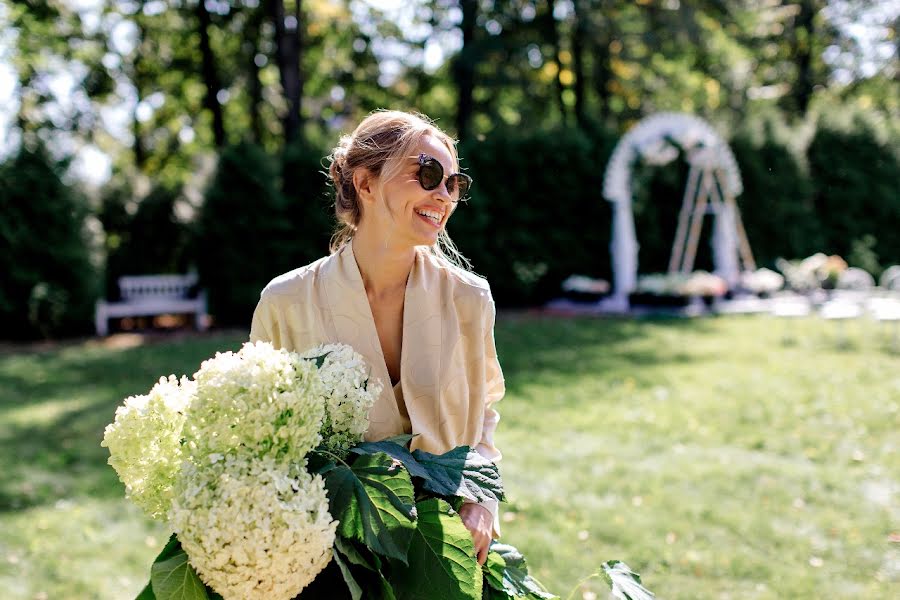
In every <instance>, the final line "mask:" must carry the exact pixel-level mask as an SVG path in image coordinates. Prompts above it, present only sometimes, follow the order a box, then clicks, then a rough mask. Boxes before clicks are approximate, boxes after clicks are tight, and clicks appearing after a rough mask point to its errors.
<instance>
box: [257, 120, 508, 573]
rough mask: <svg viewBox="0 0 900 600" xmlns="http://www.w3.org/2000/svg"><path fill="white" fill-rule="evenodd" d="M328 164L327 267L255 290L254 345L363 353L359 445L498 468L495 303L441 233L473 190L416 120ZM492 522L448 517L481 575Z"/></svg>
mask: <svg viewBox="0 0 900 600" xmlns="http://www.w3.org/2000/svg"><path fill="white" fill-rule="evenodd" d="M329 159H330V161H331V165H330V169H329V173H330V177H331V180H332V183H333V185H334V189H335V215H336V217H337V221H338V230H337V231H336V233H335V234H334V236H333V238H332V243H331V255H330V256H327V257H325V258H322V259H319V260H318V261H316V262H314V263H312V264H310V265H306V266H304V267H300V268H299V269H295V270H293V271H291V272H289V273H285V274H283V275H281V276H279V277H276V278H275V279H273V280H272V281H271V282H270V283H269V284H268V285H267V286H266V287H265V289H263V291H262V294H261V297H260V301H259V304H258V305H257V308H256V311H255V313H254V315H253V325H252V328H251V332H250V339H251V341H259V340H261V341H268V342H271V343H272V344H274V345H275V347H280V348H286V349H288V350H297V351H303V350H305V349H307V348H310V347H312V346H315V345H318V344H331V343H344V344H349V345H350V346H352V347H353V348H355V349H356V351H357V352H359V353H360V354H362V355H363V356H364V357H365V359H366V361H367V362H368V364H369V365H370V366H371V368H372V376H374V377H377V378H378V379H380V380H381V381H382V382H383V383H384V384H385V385H383V388H382V389H383V391H382V393H381V395H380V396H379V398H378V399H377V400H376V402H375V405H374V406H373V407H372V409H371V410H370V411H369V429H368V431H367V433H366V436H365V437H366V440H367V441H378V440H383V439H386V438H389V437H393V436H396V435H401V434H413V435H414V437H413V439H412V441H411V449H412V450H416V449H421V450H424V451H427V452H431V453H435V454H443V453H444V452H448V451H450V450H452V449H453V448H456V447H457V446H464V445H465V446H470V447H472V448H474V449H475V450H477V451H478V452H479V453H480V454H482V455H483V456H484V457H486V458H487V459H488V460H492V461H497V460H499V458H500V452H499V450H497V448H496V447H495V446H494V430H495V429H496V427H497V422H498V420H499V415H498V414H497V411H496V410H495V409H494V404H495V403H496V402H497V401H498V400H499V399H500V398H501V397H502V396H503V394H504V391H505V387H504V381H503V374H502V372H501V370H500V364H499V362H498V360H497V352H496V349H495V346H494V318H495V308H494V301H493V298H492V296H491V292H490V287H489V286H488V283H487V281H485V280H484V279H483V278H481V277H479V276H477V275H475V274H473V273H471V272H470V271H469V270H468V268H467V267H468V263H467V261H466V260H465V258H464V257H463V256H462V255H461V254H460V253H459V252H458V251H457V250H456V248H455V246H454V245H453V243H452V242H451V241H450V238H449V237H448V236H447V231H446V225H447V221H448V219H450V217H451V216H452V215H453V214H454V211H455V209H456V207H457V206H458V205H459V203H460V202H462V201H464V200H465V199H466V197H465V196H466V193H467V192H468V190H469V188H470V186H471V184H472V180H471V178H470V177H469V176H468V175H466V174H464V173H460V172H459V159H458V156H457V154H456V144H455V142H454V140H453V139H452V138H451V137H450V136H448V135H447V134H446V133H444V132H443V131H441V130H440V129H438V128H437V127H436V126H435V125H434V124H433V122H432V121H431V120H430V119H428V118H427V117H425V116H424V115H419V114H410V113H405V112H398V111H378V112H375V113H372V114H371V115H369V116H368V117H367V118H366V119H364V120H363V121H362V122H361V123H360V124H359V126H358V127H357V128H356V130H355V131H353V133H351V134H349V135H346V136H344V137H342V138H341V139H340V142H339V143H338V145H337V147H336V148H335V149H334V151H333V152H332V154H331V155H330V156H329ZM388 382H390V385H387V383H388ZM497 511H498V507H497V504H496V502H491V501H487V502H484V503H481V504H475V503H466V504H464V505H463V506H462V508H461V509H460V511H459V513H460V516H461V517H462V520H463V523H464V524H465V525H466V527H467V528H468V529H469V531H470V532H471V533H472V537H473V540H474V542H475V548H476V551H477V553H478V559H479V561H481V562H482V563H483V562H484V560H485V559H486V558H487V552H488V547H489V545H490V541H491V539H492V538H496V537H498V536H499V534H500V532H499V520H498V518H497Z"/></svg>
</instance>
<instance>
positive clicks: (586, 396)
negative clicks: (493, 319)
mask: <svg viewBox="0 0 900 600" xmlns="http://www.w3.org/2000/svg"><path fill="white" fill-rule="evenodd" d="M791 325H792V327H791V329H790V332H789V333H790V334H791V335H792V336H793V338H794V341H793V342H792V343H785V340H784V336H785V333H786V332H787V330H786V328H785V324H784V323H783V322H781V321H774V320H772V319H770V318H768V317H730V318H720V319H705V320H662V321H646V320H644V321H634V320H593V319H573V320H570V319H560V318H533V317H522V316H514V315H501V318H500V319H499V321H498V326H497V343H498V348H499V351H500V358H501V362H502V364H503V367H504V372H505V375H506V379H507V388H508V391H507V395H506V397H505V398H504V399H503V400H502V402H501V404H500V405H499V406H498V408H499V410H500V412H501V415H502V421H501V424H500V428H499V430H498V445H499V446H500V448H501V450H502V451H503V452H504V455H505V456H504V459H503V462H502V463H501V469H502V473H503V476H504V481H505V483H506V488H507V492H508V496H509V499H510V503H509V505H508V506H507V507H506V509H505V511H504V513H503V515H504V516H503V539H504V541H506V542H508V543H511V544H514V545H516V546H518V547H519V548H520V549H521V550H522V551H523V552H524V553H525V554H526V556H527V557H528V558H529V561H530V565H531V568H532V571H533V572H534V573H536V574H537V575H538V577H539V578H540V579H541V580H542V581H543V582H544V583H545V584H546V585H548V586H549V587H550V588H551V589H552V590H554V591H555V592H556V593H559V594H561V595H563V597H565V596H566V595H568V593H569V591H570V590H571V589H572V588H573V587H574V586H575V585H576V583H577V582H578V581H580V580H581V579H582V578H584V577H585V576H587V575H589V574H591V573H592V572H594V571H596V569H597V568H598V567H599V566H600V564H601V563H602V562H603V561H606V560H609V559H612V558H618V559H621V560H624V561H625V562H627V563H628V564H629V565H630V566H631V567H632V568H634V569H635V570H637V571H640V572H641V574H642V575H643V578H644V582H645V584H646V585H647V586H648V587H649V588H650V589H651V590H653V591H655V592H657V594H658V596H659V597H660V598H663V599H669V600H673V599H685V600H686V599H701V598H720V599H725V598H809V599H812V598H816V599H818V598H829V599H830V598H873V599H875V598H877V599H881V598H885V599H887V598H900V500H898V494H900V355H898V354H896V353H893V352H891V351H890V350H889V349H888V348H887V345H886V344H887V342H886V340H885V339H884V335H885V333H886V331H885V330H878V328H877V327H876V326H875V324H874V323H869V322H859V323H856V324H853V325H851V327H850V329H849V330H848V335H849V339H850V340H851V344H850V346H849V347H847V346H839V345H838V344H836V339H835V330H834V329H833V328H831V327H828V326H827V325H833V324H832V323H822V322H820V321H818V320H815V319H809V320H804V321H799V322H792V323H791ZM126 341H127V339H126ZM242 341H243V335H241V334H239V333H232V334H227V333H225V334H222V333H219V334H210V335H206V336H202V337H183V338H180V339H169V340H164V341H160V340H156V341H149V342H147V343H143V344H139V345H136V346H135V347H131V348H124V349H123V348H118V349H117V348H110V347H109V346H108V345H101V344H97V343H92V342H88V343H82V344H69V345H65V346H62V347H59V348H55V349H50V350H44V351H23V352H10V351H7V352H5V353H3V354H0V531H2V536H0V590H2V591H3V593H2V598H4V599H6V598H12V599H16V598H23V599H26V598H27V599H38V598H46V599H57V598H59V599H67V598H73V599H88V598H104V599H105V598H110V599H118V598H131V597H134V595H136V593H137V592H138V591H139V589H140V587H141V586H142V585H143V583H144V582H145V581H146V578H147V573H148V568H149V565H150V562H151V561H152V559H153V557H154V556H155V554H156V553H157V552H158V550H159V549H160V548H161V546H162V544H163V543H164V541H165V539H166V537H167V532H166V531H165V530H164V529H163V528H162V527H161V526H159V525H158V524H156V523H152V522H149V521H147V520H146V519H144V518H143V517H142V516H141V515H140V514H139V512H138V511H137V510H136V509H134V508H133V507H131V506H130V505H129V504H128V503H127V502H126V501H125V500H124V498H123V488H122V486H121V484H120V483H119V482H118V480H117V479H116V476H115V473H114V472H113V470H112V469H111V468H110V467H108V466H107V465H106V458H107V456H108V455H107V452H106V450H105V449H104V448H101V447H100V446H99V443H100V440H101V437H102V432H103V427H104V426H105V425H106V424H107V423H108V422H109V421H110V420H112V418H113V413H114V411H115V407H116V406H117V405H118V404H119V403H120V402H121V400H122V399H123V398H124V397H125V396H127V395H129V394H134V393H143V392H146V391H147V390H148V389H149V388H150V387H151V386H152V384H153V383H154V380H155V379H156V378H158V377H159V376H160V375H163V374H169V373H176V374H181V373H188V374H190V373H192V372H193V371H194V370H196V368H197V366H199V363H200V361H201V360H202V359H204V358H206V357H208V356H211V355H212V354H213V353H214V352H215V351H216V350H224V349H237V348H238V347H239V345H240V343H241V342H242ZM605 589H606V588H605V587H604V585H603V584H602V583H600V582H599V581H598V580H596V579H593V580H590V581H588V582H587V583H585V584H583V585H581V586H580V587H579V588H578V590H577V591H576V593H575V596H574V597H576V598H586V599H590V598H595V597H596V598H605V597H606V591H605Z"/></svg>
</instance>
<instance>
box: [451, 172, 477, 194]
mask: <svg viewBox="0 0 900 600" xmlns="http://www.w3.org/2000/svg"><path fill="white" fill-rule="evenodd" d="M470 183H471V180H470V179H469V178H468V177H466V176H465V175H463V174H456V175H454V176H453V177H450V178H449V179H448V180H447V191H449V192H450V194H451V195H452V196H453V197H455V198H458V199H462V198H465V197H466V194H468V193H469V185H470Z"/></svg>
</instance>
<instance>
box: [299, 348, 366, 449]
mask: <svg viewBox="0 0 900 600" xmlns="http://www.w3.org/2000/svg"><path fill="white" fill-rule="evenodd" d="M301 356H303V357H304V358H308V359H318V360H317V362H318V363H320V365H319V376H320V377H321V379H322V383H323V384H324V385H325V420H324V422H323V424H322V439H323V441H324V443H325V445H326V446H328V447H329V448H330V449H332V450H333V451H336V452H338V453H344V452H346V450H347V449H349V448H350V446H352V445H353V444H355V443H357V442H360V441H362V439H363V435H364V434H365V433H366V430H368V428H369V409H370V408H372V405H373V404H375V399H376V398H378V396H379V395H380V394H381V389H382V386H381V383H380V382H379V381H378V380H377V379H374V378H371V377H370V373H369V366H368V365H367V364H366V361H365V359H364V358H363V357H362V355H361V354H359V353H358V352H356V351H355V350H354V349H353V348H352V347H351V346H348V345H347V344H325V345H320V346H317V347H315V348H312V349H310V350H308V351H306V352H304V353H303V354H302V355H301Z"/></svg>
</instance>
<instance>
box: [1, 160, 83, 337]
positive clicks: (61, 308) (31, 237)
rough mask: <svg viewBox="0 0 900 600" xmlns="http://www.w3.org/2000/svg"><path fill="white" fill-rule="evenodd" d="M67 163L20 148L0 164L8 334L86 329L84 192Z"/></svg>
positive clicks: (4, 314) (3, 316) (5, 332)
mask: <svg viewBox="0 0 900 600" xmlns="http://www.w3.org/2000/svg"><path fill="white" fill-rule="evenodd" d="M65 168H66V165H65V164H62V163H59V162H57V161H54V160H53V159H52V158H51V157H50V156H49V154H48V153H47V152H46V150H45V149H43V148H42V147H38V148H36V149H34V150H32V149H29V148H26V147H23V148H22V149H21V150H20V151H19V152H18V153H17V154H16V155H15V156H14V157H12V158H11V159H9V160H8V161H7V162H6V163H4V164H2V165H0V273H2V279H3V284H2V285H0V322H2V324H3V325H2V327H3V335H2V337H4V338H8V339H28V338H35V337H38V336H42V337H49V336H56V335H66V334H75V333H86V332H87V331H89V330H90V328H91V324H92V323H93V305H94V300H95V299H96V297H97V295H96V294H97V272H96V269H95V267H94V265H93V264H92V262H91V258H90V250H89V249H90V248H91V243H90V241H89V239H88V236H87V231H86V229H85V219H86V217H87V216H88V210H87V206H86V203H85V201H84V198H83V197H82V196H81V195H79V194H78V192H76V191H75V189H74V188H73V187H71V186H70V185H68V184H66V183H64V182H63V180H62V173H63V172H64V171H65Z"/></svg>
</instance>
